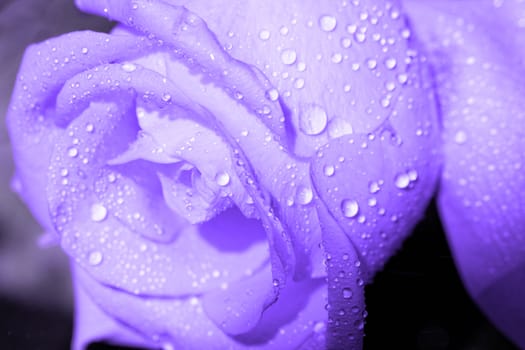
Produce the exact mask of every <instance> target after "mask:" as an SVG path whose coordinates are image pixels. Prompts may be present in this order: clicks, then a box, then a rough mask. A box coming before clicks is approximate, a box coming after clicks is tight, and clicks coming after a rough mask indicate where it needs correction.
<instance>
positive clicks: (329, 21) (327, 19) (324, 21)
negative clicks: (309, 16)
mask: <svg viewBox="0 0 525 350" xmlns="http://www.w3.org/2000/svg"><path fill="white" fill-rule="evenodd" d="M319 26H320V27H321V29H322V30H324V31H325V32H331V31H333V30H334V29H335V27H336V26H337V19H336V18H335V17H333V16H328V15H326V16H321V18H319Z"/></svg>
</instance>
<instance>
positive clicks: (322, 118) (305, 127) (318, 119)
mask: <svg viewBox="0 0 525 350" xmlns="http://www.w3.org/2000/svg"><path fill="white" fill-rule="evenodd" d="M327 122H328V116H327V115H326V111H325V110H324V108H322V107H320V106H317V105H314V106H311V107H310V108H308V109H307V110H306V111H304V112H303V113H301V115H300V118H299V127H300V129H301V131H302V132H303V133H305V134H306V135H318V134H320V133H321V132H323V130H324V129H325V128H326V123H327Z"/></svg>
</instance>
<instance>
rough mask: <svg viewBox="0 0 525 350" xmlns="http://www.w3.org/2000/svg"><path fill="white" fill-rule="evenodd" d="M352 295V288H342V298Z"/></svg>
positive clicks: (348, 297)
mask: <svg viewBox="0 0 525 350" xmlns="http://www.w3.org/2000/svg"><path fill="white" fill-rule="evenodd" d="M352 295H354V293H353V292H352V290H351V289H350V288H343V298H344V299H350V298H351V297H352Z"/></svg>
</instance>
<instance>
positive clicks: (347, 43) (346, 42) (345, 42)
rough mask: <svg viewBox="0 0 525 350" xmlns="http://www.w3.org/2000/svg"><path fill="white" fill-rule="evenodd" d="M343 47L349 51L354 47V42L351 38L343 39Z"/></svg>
mask: <svg viewBox="0 0 525 350" xmlns="http://www.w3.org/2000/svg"><path fill="white" fill-rule="evenodd" d="M341 46H342V47H344V48H345V49H348V48H349V47H350V46H352V40H350V38H343V39H341Z"/></svg>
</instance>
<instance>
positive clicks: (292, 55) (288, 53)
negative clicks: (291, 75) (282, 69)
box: [281, 49, 297, 65]
mask: <svg viewBox="0 0 525 350" xmlns="http://www.w3.org/2000/svg"><path fill="white" fill-rule="evenodd" d="M296 60H297V52H295V50H292V49H286V50H284V51H283V52H282V53H281V61H282V62H283V63H284V64H287V65H290V64H294V63H295V61H296Z"/></svg>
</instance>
